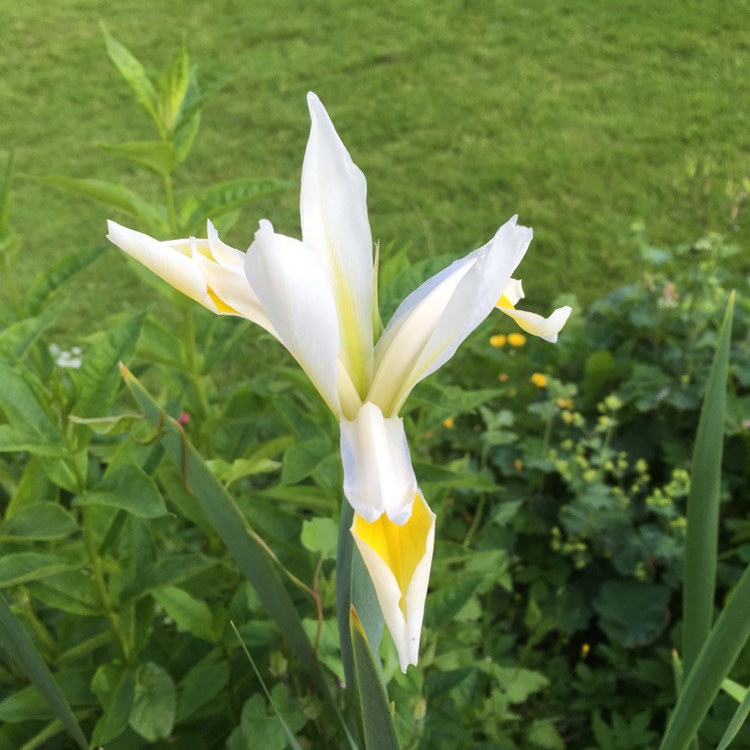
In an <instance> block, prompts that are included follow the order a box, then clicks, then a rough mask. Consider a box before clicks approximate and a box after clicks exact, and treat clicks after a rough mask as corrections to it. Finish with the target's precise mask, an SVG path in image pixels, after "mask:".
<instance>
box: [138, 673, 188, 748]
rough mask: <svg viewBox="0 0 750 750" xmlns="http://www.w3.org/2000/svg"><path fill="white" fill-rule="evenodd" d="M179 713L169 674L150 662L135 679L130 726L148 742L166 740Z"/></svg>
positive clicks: (175, 693)
mask: <svg viewBox="0 0 750 750" xmlns="http://www.w3.org/2000/svg"><path fill="white" fill-rule="evenodd" d="M176 711H177V691H176V689H175V685H174V682H173V681H172V678H171V677H170V676H169V674H168V673H167V672H166V671H165V670H164V669H162V668H161V667H160V666H158V665H157V664H154V663H153V662H149V663H147V664H142V665H141V666H140V667H138V671H137V672H136V676H135V692H134V695H133V707H132V709H131V711H130V720H129V723H130V726H131V727H132V728H133V729H134V730H135V731H136V732H138V734H140V735H141V737H145V738H146V739H147V740H148V741H149V742H156V741H157V740H165V739H167V738H168V737H169V735H170V734H171V733H172V728H173V727H174V720H175V714H176Z"/></svg>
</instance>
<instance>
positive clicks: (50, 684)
mask: <svg viewBox="0 0 750 750" xmlns="http://www.w3.org/2000/svg"><path fill="white" fill-rule="evenodd" d="M0 641H2V643H3V645H4V646H5V647H6V650H7V652H8V653H9V654H11V655H12V658H13V659H15V661H16V663H17V664H18V666H19V668H20V669H21V671H22V672H23V673H24V674H25V675H26V676H27V677H28V678H29V679H30V680H31V682H32V683H33V684H34V685H35V687H36V689H37V690H38V691H39V692H40V693H41V694H42V695H43V696H44V699H45V700H46V701H47V703H48V704H49V705H50V708H52V710H53V711H54V712H55V714H56V715H57V717H58V718H59V719H60V721H61V722H62V724H63V726H64V727H65V729H66V730H67V731H68V733H69V734H70V736H71V737H73V739H74V740H75V741H76V743H77V744H78V746H79V747H80V748H82V749H83V750H87V749H88V742H86V738H85V737H84V735H83V732H82V731H81V727H80V726H78V721H76V717H75V716H74V714H73V712H72V711H71V710H70V706H68V702H67V701H66V700H65V696H64V695H63V694H62V693H61V692H60V689H59V688H58V687H57V684H56V683H55V680H54V678H53V677H52V674H51V673H50V671H49V669H47V665H46V664H45V663H44V661H42V658H41V657H40V656H39V654H38V653H37V652H36V649H35V648H34V644H33V643H32V642H31V640H29V637H28V636H27V635H26V633H25V632H24V630H23V628H22V627H21V626H20V624H19V623H18V621H17V620H16V618H15V616H14V615H13V612H12V610H11V608H10V607H9V606H8V604H7V602H6V601H5V598H4V597H3V596H2V595H1V594H0Z"/></svg>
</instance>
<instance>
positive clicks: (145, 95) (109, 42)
mask: <svg viewBox="0 0 750 750" xmlns="http://www.w3.org/2000/svg"><path fill="white" fill-rule="evenodd" d="M101 26H102V33H103V34H104V43H105V44H106V47H107V54H108V55H109V59H110V60H112V62H113V63H114V64H115V67H116V68H117V70H119V71H120V75H121V76H122V77H123V78H124V79H125V81H126V82H127V84H128V86H130V89H131V90H132V92H133V93H134V94H135V97H136V99H137V100H138V102H139V103H140V104H141V106H142V107H143V108H144V109H145V110H146V111H147V112H148V113H149V114H150V115H151V117H152V118H153V120H154V122H155V123H156V126H157V127H158V128H159V131H160V132H162V123H161V120H160V118H159V113H158V112H157V109H156V107H157V97H156V89H155V88H154V85H153V84H152V83H151V81H150V80H149V77H148V76H147V75H146V71H145V70H144V69H143V65H141V63H140V62H139V61H138V59H137V58H136V57H135V56H134V55H133V54H132V53H131V52H130V50H128V49H127V47H125V45H123V44H121V43H120V42H118V41H117V40H116V39H115V38H114V37H113V36H112V35H111V34H110V33H109V32H108V31H107V29H106V27H105V26H104V24H102V25H101Z"/></svg>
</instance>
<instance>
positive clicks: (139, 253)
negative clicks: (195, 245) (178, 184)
mask: <svg viewBox="0 0 750 750" xmlns="http://www.w3.org/2000/svg"><path fill="white" fill-rule="evenodd" d="M107 227H108V230H109V231H108V234H107V239H108V240H109V241H110V242H112V243H113V244H114V245H117V247H119V248H120V249H121V250H124V251H125V252H126V253H127V254H128V255H130V256H131V257H132V258H135V259H136V260H137V261H138V262H139V263H141V264H143V265H144V266H146V268H148V269H149V271H152V272H153V273H155V274H156V275H157V276H159V278H161V279H163V280H164V281H166V282H167V284H169V285H170V286H172V287H174V288H175V289H176V290H177V291H178V292H182V293H183V294H185V295H187V296H188V297H190V298H191V299H193V300H195V301H196V302H199V303H200V304H201V305H203V306H204V307H207V308H208V309H209V310H211V311H212V312H219V309H218V307H217V305H216V303H215V302H214V301H213V300H212V299H211V296H210V295H209V293H208V285H207V284H206V280H205V278H204V277H203V274H202V273H201V270H200V268H199V267H198V266H197V264H196V263H195V261H194V260H193V258H192V257H191V253H190V241H189V240H171V241H168V242H159V241H158V240H155V239H154V238H153V237H149V235H147V234H143V233H142V232H136V231H135V230H133V229H128V228H127V227H123V226H121V225H120V224H117V223H116V222H114V221H108V222H107Z"/></svg>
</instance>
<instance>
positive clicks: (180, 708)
mask: <svg viewBox="0 0 750 750" xmlns="http://www.w3.org/2000/svg"><path fill="white" fill-rule="evenodd" d="M216 653H217V652H212V654H210V655H209V656H208V657H206V659H204V660H203V661H201V662H199V663H198V664H196V665H195V666H194V667H193V668H192V669H191V670H190V671H189V672H188V673H187V674H186V675H185V677H184V678H183V680H182V682H181V683H180V685H179V693H178V696H177V715H176V720H177V721H178V722H180V721H184V720H185V719H190V718H193V717H194V716H195V714H197V713H198V711H200V709H201V708H203V707H204V706H205V705H206V704H207V703H209V702H210V701H211V700H213V699H214V698H215V697H216V696H217V695H218V694H219V693H220V692H221V691H222V690H223V689H224V687H225V686H226V684H227V683H228V682H229V665H228V664H227V662H226V661H224V660H222V661H216V658H217V657H216Z"/></svg>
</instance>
